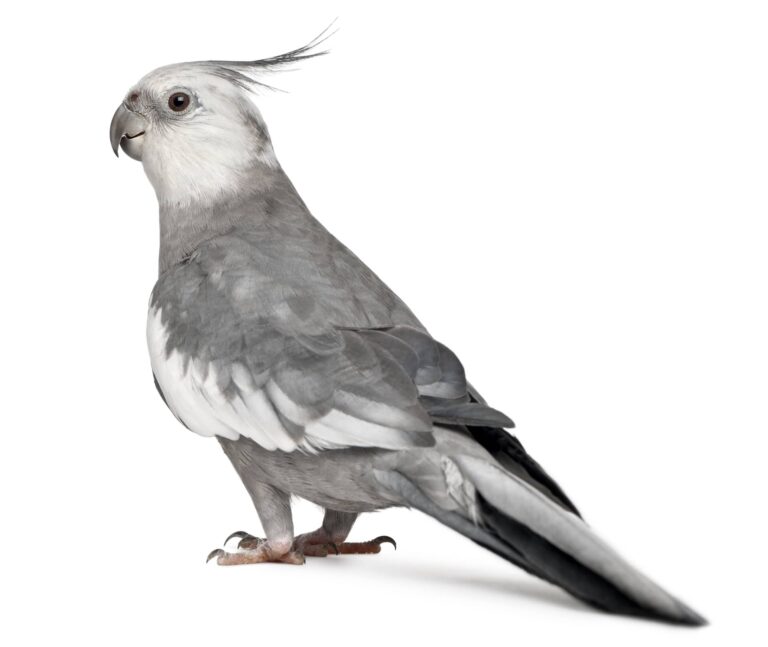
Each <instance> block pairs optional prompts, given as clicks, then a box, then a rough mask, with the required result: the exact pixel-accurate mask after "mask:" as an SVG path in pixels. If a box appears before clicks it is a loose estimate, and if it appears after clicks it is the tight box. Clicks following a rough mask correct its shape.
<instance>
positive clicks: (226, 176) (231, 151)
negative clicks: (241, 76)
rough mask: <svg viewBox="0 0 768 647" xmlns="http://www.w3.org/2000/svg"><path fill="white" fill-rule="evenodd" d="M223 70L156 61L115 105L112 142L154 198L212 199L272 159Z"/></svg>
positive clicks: (178, 202)
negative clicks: (140, 172) (136, 166)
mask: <svg viewBox="0 0 768 647" xmlns="http://www.w3.org/2000/svg"><path fill="white" fill-rule="evenodd" d="M223 72H226V71H223V70H222V69H221V68H217V67H216V66H215V65H214V64H207V63H182V64H178V65H170V66H167V67H162V68H159V69H157V70H155V71H153V72H150V73H149V74H147V75H146V76H145V77H144V78H143V79H141V81H139V82H138V83H137V84H136V85H135V86H134V87H133V88H131V90H129V92H128V94H127V95H126V98H125V100H124V102H123V104H122V105H121V106H120V108H118V110H117V112H116V113H115V117H114V118H113V121H112V128H111V136H112V144H113V147H115V149H116V147H117V143H118V142H119V144H120V147H121V148H122V149H123V151H125V153H126V154H128V155H129V156H130V157H132V158H134V159H137V160H140V161H141V162H142V164H143V165H144V171H145V172H146V174H147V177H148V178H149V180H150V182H151V183H152V185H153V186H154V188H155V192H156V193H157V197H158V200H159V201H160V203H161V205H173V206H180V207H183V206H185V205H187V204H190V203H192V202H197V203H201V202H202V203H212V202H215V201H216V200H218V199H221V198H222V197H226V195H227V194H229V193H234V192H235V191H236V189H237V186H238V182H239V181H240V180H243V179H245V177H246V175H247V174H248V172H249V171H251V170H252V169H253V168H254V166H256V165H258V164H265V165H267V166H271V167H275V166H277V161H276V159H275V155H274V151H273V149H272V144H271V143H270V140H269V134H268V133H267V129H266V126H265V125H264V121H263V120H262V118H261V115H260V114H259V111H258V110H257V108H256V106H255V105H253V103H252V102H251V100H250V97H249V95H248V92H247V90H246V89H244V88H243V86H242V84H238V83H236V82H233V80H232V79H231V78H227V76H226V75H225V74H224V73H223ZM115 152H117V151H115Z"/></svg>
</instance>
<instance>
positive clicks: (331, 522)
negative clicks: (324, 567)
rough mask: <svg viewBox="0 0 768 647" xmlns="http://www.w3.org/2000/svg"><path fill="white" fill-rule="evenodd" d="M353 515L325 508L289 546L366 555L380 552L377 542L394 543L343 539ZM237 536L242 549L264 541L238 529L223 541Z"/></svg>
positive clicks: (312, 552) (313, 552) (306, 551)
mask: <svg viewBox="0 0 768 647" xmlns="http://www.w3.org/2000/svg"><path fill="white" fill-rule="evenodd" d="M356 519H357V514H356V513H354V512H340V511H338V510H330V509H326V511H325V516H324V517H323V525H322V526H320V528H318V529H317V530H313V531H312V532H307V533H304V534H302V535H299V536H298V537H296V539H295V540H294V542H293V550H294V551H295V552H297V553H300V554H302V555H304V556H305V557H327V556H328V555H366V554H367V555H370V554H374V553H379V552H381V544H384V543H390V544H392V545H393V546H394V547H395V548H397V544H396V543H395V540H394V539H392V538H391V537H387V536H381V537H376V539H372V540H371V541H360V542H347V541H345V539H346V538H347V536H348V535H349V531H350V530H352V525H353V524H354V523H355V520H356ZM233 538H239V539H240V541H239V542H238V544H237V547H238V548H240V549H245V550H253V549H257V548H258V547H259V546H261V545H262V544H263V543H264V541H265V540H264V539H261V538H260V537H254V536H253V535H251V534H249V533H247V532H244V531H242V530H238V531H237V532H233V533H232V534H231V535H230V536H229V537H227V539H226V540H224V543H225V544H226V543H227V542H228V541H229V540H230V539H233Z"/></svg>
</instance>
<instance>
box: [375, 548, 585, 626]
mask: <svg viewBox="0 0 768 647" xmlns="http://www.w3.org/2000/svg"><path fill="white" fill-rule="evenodd" d="M370 566H371V567H375V569H376V572H377V576H379V575H381V576H386V577H391V578H397V579H401V580H402V579H411V580H418V581H421V582H441V583H443V584H446V585H450V586H455V587H457V588H462V589H466V588H474V589H478V590H482V591H485V592H491V593H495V594H498V595H504V596H510V595H511V596H517V597H522V598H525V599H527V600H531V599H535V600H539V601H541V602H544V603H546V604H550V605H556V606H559V607H561V608H566V609H570V610H572V611H580V612H586V613H594V611H593V610H592V609H590V608H589V607H587V606H586V605H584V604H582V603H581V602H579V601H578V600H576V599H575V598H572V597H571V596H569V595H568V594H567V593H565V592H563V591H560V590H559V589H557V588H555V587H554V586H552V585H550V584H547V583H546V582H542V581H539V580H537V579H534V578H533V577H532V576H531V578H530V581H526V580H515V579H510V578H509V577H504V576H503V575H500V576H498V577H497V576H485V575H472V574H471V573H462V572H456V571H451V569H450V567H445V566H438V565H437V564H434V565H433V564H417V563H413V562H408V563H399V564H398V563H396V562H394V561H392V560H388V561H387V562H386V564H384V562H383V561H382V562H380V563H379V564H376V565H373V564H371V565H370Z"/></svg>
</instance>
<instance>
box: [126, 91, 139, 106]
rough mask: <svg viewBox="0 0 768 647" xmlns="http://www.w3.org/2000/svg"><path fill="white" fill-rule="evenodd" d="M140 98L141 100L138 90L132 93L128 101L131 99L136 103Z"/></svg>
mask: <svg viewBox="0 0 768 647" xmlns="http://www.w3.org/2000/svg"><path fill="white" fill-rule="evenodd" d="M138 100H139V93H138V92H134V93H133V94H131V96H130V97H128V101H130V102H131V103H136V102H137V101H138Z"/></svg>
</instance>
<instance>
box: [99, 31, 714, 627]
mask: <svg viewBox="0 0 768 647" xmlns="http://www.w3.org/2000/svg"><path fill="white" fill-rule="evenodd" d="M322 40H323V39H322V38H321V37H318V38H317V39H315V40H314V41H312V42H311V43H309V44H308V45H307V46H305V47H301V48H299V49H296V50H293V51H291V52H288V53H286V54H282V55H280V56H276V57H273V58H268V59H262V60H255V61H247V62H234V61H202V62H195V63H180V64H176V65H169V66H167V67H161V68H159V69H157V70H154V71H153V72H150V73H149V74H147V75H146V76H145V77H144V78H142V79H141V80H140V81H139V82H138V83H137V84H136V85H134V86H133V87H132V88H131V89H130V90H129V91H128V93H127V94H126V96H125V99H124V100H123V102H122V103H121V104H120V106H119V107H118V109H117V111H116V112H115V115H114V117H113V119H112V124H111V126H110V140H111V144H112V148H113V150H114V152H115V154H117V153H118V148H122V149H123V151H124V152H125V153H126V154H127V155H129V156H130V157H132V158H133V159H136V160H140V161H141V162H142V164H143V166H144V170H145V172H146V174H147V176H148V178H149V180H150V182H151V184H152V186H153V187H154V189H155V192H156V194H157V199H158V202H159V207H160V259H159V278H158V280H157V283H156V285H155V287H154V290H153V292H152V296H151V300H150V307H149V316H148V323H147V339H148V344H149V352H150V357H151V365H152V371H153V373H154V377H155V385H156V387H157V390H158V391H159V392H160V395H161V396H162V398H163V400H164V401H165V403H166V404H167V406H168V408H169V409H170V410H171V411H172V412H173V414H174V415H175V416H176V417H177V418H178V419H179V421H180V422H181V423H182V424H183V425H184V426H185V427H187V428H188V429H190V430H191V431H193V432H195V433H197V434H201V435H203V436H215V437H216V438H217V440H218V442H219V443H220V445H221V447H222V448H223V449H224V452H225V454H226V455H227V456H228V457H229V459H230V461H231V462H232V465H233V466H234V468H235V470H236V471H237V473H238V475H239V476H240V478H241V480H242V482H243V484H244V485H245V487H246V489H247V490H248V493H249V494H250V496H251V498H252V500H253V503H254V505H255V507H256V511H257V513H258V515H259V518H260V520H261V523H262V526H263V529H264V533H265V535H266V537H265V538H263V539H261V538H256V537H254V536H251V535H249V534H247V533H245V532H242V531H238V532H236V533H233V535H234V536H236V537H238V538H239V539H240V542H239V544H238V549H237V550H236V551H235V552H226V551H225V550H223V549H217V550H215V551H213V553H211V555H210V556H209V558H214V557H215V558H216V561H217V562H218V564H221V565H228V564H253V563H261V562H286V563H291V564H302V563H304V558H305V556H325V555H327V554H328V553H329V551H331V552H336V553H376V552H379V550H380V547H381V544H382V543H384V542H391V543H393V544H394V541H393V540H392V539H390V538H389V537H386V536H383V537H378V538H376V539H374V540H372V541H368V542H360V543H349V542H347V541H346V540H347V536H348V534H349V532H350V529H351V528H352V525H353V523H354V522H355V519H356V518H357V516H358V515H359V514H360V513H362V512H368V511H373V510H380V509H383V508H388V507H392V506H407V507H410V508H415V509H417V510H420V511H421V512H424V513H426V514H428V515H430V516H432V517H434V518H435V519H437V520H439V521H440V522H442V523H443V524H445V525H446V526H448V527H449V528H452V529H453V530H456V531H458V532H460V533H461V534H463V535H465V536H466V537H469V538H470V539H472V540H473V541H475V542H476V543H478V544H480V545H481V546H484V547H485V548H487V549H489V550H491V551H493V552H494V553H496V554H498V555H500V556H501V557H503V558H505V559H507V560H508V561H510V562H512V563H513V564H516V565H517V566H519V567H521V568H523V569H525V570H526V571H528V572H529V573H531V574H533V575H536V576H538V577H540V578H543V579H544V580H547V581H549V582H552V583H554V584H556V585H558V586H560V587H562V588H563V589H565V590H566V591H568V592H569V593H571V594H572V595H574V596H576V597H577V598H580V599H581V600H583V601H585V602H587V603H589V604H591V605H593V606H595V607H598V608H600V609H603V610H606V611H610V612H614V613H622V614H629V615H636V616H643V617H648V618H655V619H660V620H665V621H669V622H673V623H680V624H687V625H699V624H703V623H704V620H703V618H702V617H701V616H700V615H698V614H697V613H696V612H694V611H693V610H691V609H690V608H688V607H687V606H686V605H685V604H683V603H682V602H680V601H679V600H677V599H676V598H674V597H673V596H671V595H670V594H668V593H667V592H665V591H664V590H663V589H661V588H660V587H659V586H657V585H656V584H654V583H653V582H652V581H651V580H649V579H648V578H647V577H645V576H644V575H642V574H641V573H639V572H638V571H637V570H635V569H634V568H633V567H632V566H630V565H629V564H628V563H627V562H626V561H625V560H624V559H622V558H621V557H620V556H619V555H618V554H617V553H616V552H615V551H614V550H613V549H611V548H610V547H609V546H608V545H606V544H605V543H604V542H603V541H602V540H601V539H600V538H598V537H597V536H596V535H595V534H594V533H593V531H592V530H591V529H590V528H589V526H588V525H587V524H586V523H585V522H584V521H583V520H582V518H581V516H580V514H579V512H578V510H577V509H576V507H575V506H574V504H573V503H572V502H571V501H570V500H569V499H568V497H567V496H566V495H565V493H564V492H563V490H562V489H561V488H560V487H559V486H558V485H557V483H556V482H555V481H554V480H553V479H552V478H551V477H550V476H549V475H548V474H547V473H546V472H545V471H544V469H542V467H541V466H540V465H539V464H538V463H537V462H536V461H535V460H534V459H533V458H531V457H530V456H529V455H528V454H527V453H526V451H525V449H524V448H523V446H522V445H521V443H520V441H519V440H518V439H517V438H516V437H515V436H513V435H511V434H510V433H508V432H507V431H505V429H508V428H511V427H513V426H514V425H513V423H512V421H511V420H510V419H509V418H507V416H505V415H504V414H502V413H500V412H499V411H497V410H495V409H493V408H491V407H490V406H488V405H487V404H486V403H485V401H484V400H483V399H482V397H481V396H480V395H479V393H477V391H476V390H475V389H473V388H472V386H471V385H470V384H469V383H468V382H467V380H466V378H465V375H464V369H463V368H462V365H461V363H460V362H459V360H458V358H457V357H456V355H454V354H453V353H452V352H451V351H450V350H449V349H448V347H446V346H445V345H443V344H442V343H441V342H440V341H437V340H435V339H433V338H432V337H431V336H430V334H429V333H428V332H427V330H426V329H425V328H424V326H423V325H422V324H421V323H420V322H419V320H418V319H417V318H416V317H415V316H414V314H413V313H412V312H411V310H409V309H408V307H407V306H406V305H405V304H404V303H403V302H402V301H401V300H400V299H399V298H398V297H397V295H395V294H394V293H393V292H392V291H391V290H390V289H389V288H388V287H387V286H386V285H385V284H384V283H383V282H382V281H381V280H380V279H379V278H378V277H377V276H376V275H375V274H374V273H373V272H372V271H371V270H369V269H368V268H367V267H366V266H365V265H364V264H363V262H362V261H360V260H359V259H358V258H357V257H356V256H355V255H354V254H353V253H352V252H351V251H349V250H348V249H347V248H346V247H345V246H344V245H342V244H341V243H340V242H339V241H338V240H336V238H334V237H333V236H332V235H331V234H330V233H329V232H328V231H327V230H326V229H324V228H323V226H322V225H321V224H320V223H319V222H318V221H317V220H315V219H314V218H313V217H312V215H311V213H310V212H309V210H308V208H307V206H306V205H305V204H304V202H303V201H302V199H301V198H300V197H299V194H298V193H297V192H296V189H295V188H294V187H293V185H292V184H291V182H290V180H289V179H288V177H287V176H286V175H285V173H284V172H283V170H282V168H281V167H280V164H279V163H278V161H277V158H276V157H275V153H274V150H273V148H272V143H271V140H270V137H269V133H268V131H267V127H266V124H265V123H264V120H263V119H262V116H261V114H260V113H259V111H258V109H257V108H256V106H255V105H254V103H253V102H252V100H251V91H252V90H254V89H256V88H258V87H260V86H263V85H264V83H263V81H262V80H261V79H263V73H264V72H266V71H271V70H275V69H278V68H280V67H282V66H285V65H288V64H291V63H295V62H297V61H300V60H303V59H306V58H310V57H312V56H318V55H320V54H324V53H325V52H321V51H318V50H317V45H319V43H320V42H322ZM291 495H296V496H299V497H303V498H305V499H308V500H309V501H312V502H314V503H316V504H318V505H320V506H322V507H323V508H324V509H325V516H324V519H323V522H322V526H321V527H320V528H319V529H317V530H315V531H314V532H310V533H307V534H303V535H299V536H295V535H294V530H293V522H292V519H291V506H290V497H291ZM233 535H231V536H230V537H232V536H233ZM225 544H226V542H225Z"/></svg>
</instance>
